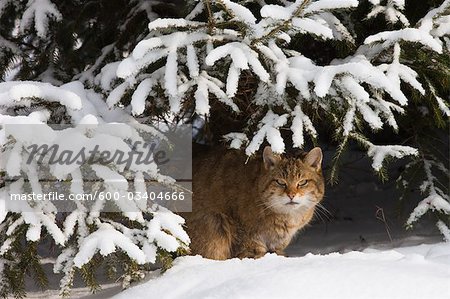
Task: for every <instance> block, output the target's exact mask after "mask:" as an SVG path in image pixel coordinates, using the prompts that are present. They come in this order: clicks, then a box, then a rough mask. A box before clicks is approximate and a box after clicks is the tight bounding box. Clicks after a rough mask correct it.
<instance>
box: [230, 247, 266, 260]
mask: <svg viewBox="0 0 450 299" xmlns="http://www.w3.org/2000/svg"><path fill="white" fill-rule="evenodd" d="M266 253H267V250H266V248H263V247H258V248H254V249H250V250H243V251H242V252H240V253H239V254H237V257H238V258H240V259H244V258H253V259H257V258H260V257H263V256H264V255H265V254H266Z"/></svg>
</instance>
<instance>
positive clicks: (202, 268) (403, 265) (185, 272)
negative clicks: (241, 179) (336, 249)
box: [113, 243, 450, 299]
mask: <svg viewBox="0 0 450 299" xmlns="http://www.w3.org/2000/svg"><path fill="white" fill-rule="evenodd" d="M149 294H151V295H152V297H153V298H171V299H175V298H183V299H184V298H191V299H194V298H236V299H238V298H245V299H251V298H258V299H262V298H283V299H289V298H300V297H301V298H334V299H339V298H342V299H348V298H360V299H363V298H377V299H379V298H396V299H401V298H405V299H412V298H418V299H419V298H420V299H423V298H428V299H431V298H450V243H438V244H435V245H421V246H414V247H407V248H400V249H395V250H387V251H378V250H374V249H372V250H366V251H365V252H357V251H353V252H348V253H344V254H340V253H331V254H327V255H313V254H307V255H306V256H304V257H295V258H286V257H281V256H277V255H275V254H267V255H266V256H264V257H263V258H261V259H257V260H254V259H244V260H239V259H232V260H227V261H213V260H207V259H204V258H201V257H200V256H191V257H183V258H179V259H177V260H176V262H175V265H174V267H173V268H171V269H169V270H168V271H167V272H166V273H164V274H163V275H161V276H160V277H158V278H156V279H152V280H150V281H148V282H146V283H144V284H142V285H138V286H135V287H133V288H131V289H128V290H126V291H124V292H122V293H120V294H118V295H117V296H115V297H113V298H114V299H128V298H147V297H148V295H149Z"/></svg>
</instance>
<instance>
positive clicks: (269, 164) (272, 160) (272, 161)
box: [263, 146, 281, 170]
mask: <svg viewBox="0 0 450 299" xmlns="http://www.w3.org/2000/svg"><path fill="white" fill-rule="evenodd" d="M280 159H281V158H280V156H278V155H275V154H274V153H273V152H272V148H271V147H270V146H266V147H265V148H264V152H263V161H264V167H265V168H266V169H268V170H270V169H273V168H274V167H275V165H277V163H278V161H280Z"/></svg>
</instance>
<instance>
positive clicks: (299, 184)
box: [297, 180, 308, 187]
mask: <svg viewBox="0 0 450 299" xmlns="http://www.w3.org/2000/svg"><path fill="white" fill-rule="evenodd" d="M306 185H308V180H301V181H300V182H298V185H297V186H298V187H305V186H306Z"/></svg>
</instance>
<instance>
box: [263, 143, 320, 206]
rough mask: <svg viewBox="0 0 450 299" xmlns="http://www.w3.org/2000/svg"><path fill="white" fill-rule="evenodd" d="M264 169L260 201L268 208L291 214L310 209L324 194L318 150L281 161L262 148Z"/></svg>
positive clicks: (268, 148)
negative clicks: (261, 198) (301, 156)
mask: <svg viewBox="0 0 450 299" xmlns="http://www.w3.org/2000/svg"><path fill="white" fill-rule="evenodd" d="M263 158H264V165H265V168H266V173H265V180H264V186H263V191H262V192H263V200H264V201H265V202H264V204H265V205H266V207H267V208H268V209H272V210H274V211H276V212H278V213H286V214H288V213H295V212H297V211H300V210H305V209H309V208H312V207H314V206H315V205H316V204H317V203H319V202H320V201H321V200H322V198H323V194H324V179H323V176H322V170H321V164H322V151H321V149H320V148H314V149H312V150H311V151H310V152H309V153H307V154H306V155H305V156H304V157H303V158H283V157H280V156H277V155H274V154H273V153H272V150H271V149H270V147H266V148H265V149H264V155H263Z"/></svg>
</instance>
